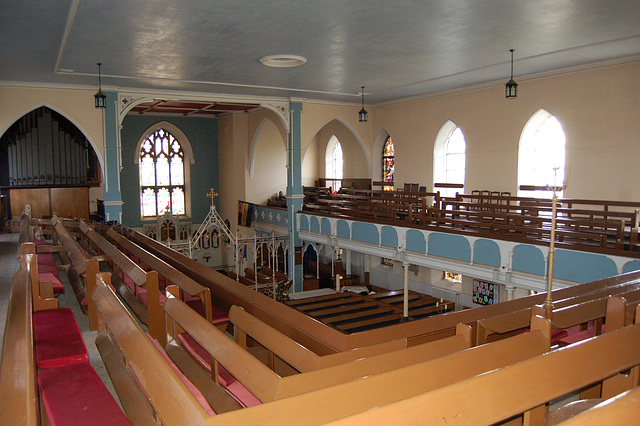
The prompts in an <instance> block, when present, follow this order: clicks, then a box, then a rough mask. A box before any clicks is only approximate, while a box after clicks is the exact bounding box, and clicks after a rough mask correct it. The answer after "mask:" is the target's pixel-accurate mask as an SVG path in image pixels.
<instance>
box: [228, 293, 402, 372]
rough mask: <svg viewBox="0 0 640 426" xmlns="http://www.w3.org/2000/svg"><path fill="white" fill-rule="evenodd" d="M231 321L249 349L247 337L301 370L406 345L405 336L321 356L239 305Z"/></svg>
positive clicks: (233, 308) (242, 342) (231, 312)
mask: <svg viewBox="0 0 640 426" xmlns="http://www.w3.org/2000/svg"><path fill="white" fill-rule="evenodd" d="M229 320H230V321H231V323H232V324H233V325H234V330H235V335H236V341H237V342H238V344H239V345H240V346H242V347H243V348H246V341H247V336H249V337H251V338H252V339H254V340H255V341H256V342H258V343H260V344H261V345H262V346H264V347H265V348H266V349H267V350H268V351H271V352H272V353H274V354H275V355H277V356H278V357H280V358H281V359H282V360H283V361H285V362H286V363H288V364H289V365H291V366H292V367H293V368H295V369H296V370H298V371H300V372H306V371H313V370H317V369H320V368H325V367H329V366H332V365H338V364H342V363H345V362H349V361H353V360H357V359H361V358H366V357H370V356H373V355H377V354H381V353H385V352H390V351H395V350H398V349H402V348H405V347H406V346H407V340H406V339H397V340H390V341H388V342H383V343H379V344H377V345H371V346H365V347H362V348H355V349H351V350H348V351H344V352H338V353H335V354H329V355H324V356H318V355H316V354H315V353H313V352H312V351H310V350H309V349H307V348H305V347H304V346H302V345H301V344H299V343H297V342H295V341H294V340H292V339H290V338H289V337H287V336H286V335H284V334H282V333H280V332H279V331H278V330H276V329H274V328H272V327H270V326H268V325H267V324H265V323H264V322H262V321H260V320H259V319H258V318H256V317H254V316H253V315H251V314H249V313H247V312H246V311H245V310H244V309H243V308H241V307H239V306H236V305H234V306H232V307H231V310H230V311H229Z"/></svg>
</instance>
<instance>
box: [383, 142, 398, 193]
mask: <svg viewBox="0 0 640 426" xmlns="http://www.w3.org/2000/svg"><path fill="white" fill-rule="evenodd" d="M389 143H391V146H392V147H393V155H385V152H386V150H387V145H388V144H389ZM389 158H390V159H392V160H393V172H391V180H386V179H385V166H386V163H387V161H386V160H387V159H389ZM395 178H396V145H395V143H393V138H391V136H390V135H389V136H387V139H386V140H385V141H384V144H383V145H382V182H385V183H391V184H392V185H384V186H383V187H382V189H383V190H384V191H393V189H394V185H393V183H394V182H395Z"/></svg>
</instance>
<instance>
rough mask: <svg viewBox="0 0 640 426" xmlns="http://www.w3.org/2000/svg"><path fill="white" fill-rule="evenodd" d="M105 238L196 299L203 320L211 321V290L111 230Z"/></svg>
mask: <svg viewBox="0 0 640 426" xmlns="http://www.w3.org/2000/svg"><path fill="white" fill-rule="evenodd" d="M107 236H109V238H111V239H112V240H114V241H115V242H116V244H118V245H120V246H121V247H122V248H124V249H125V250H127V251H128V252H129V253H132V254H134V255H135V256H137V257H138V258H140V260H141V261H142V262H144V263H145V264H147V265H149V267H151V268H153V270H155V271H157V272H158V273H159V274H160V275H162V276H163V277H165V278H166V279H168V280H170V281H171V282H172V283H174V284H175V285H177V286H178V287H180V289H181V290H183V291H185V292H186V293H187V294H189V295H190V296H194V297H198V298H199V299H200V300H201V301H202V304H203V305H204V308H205V318H206V319H207V320H208V321H212V319H213V311H212V306H211V304H212V298H211V290H210V289H209V288H208V287H204V286H202V285H200V284H198V283H197V282H196V281H195V280H193V279H191V278H190V277H188V276H187V275H185V274H183V273H182V272H180V271H178V270H177V269H175V268H174V267H173V266H171V265H169V264H168V263H166V262H165V261H163V260H161V259H159V258H158V257H156V256H155V255H153V254H151V253H149V252H148V251H147V250H145V249H143V248H142V247H140V246H139V245H137V244H134V243H133V242H131V241H130V240H129V239H127V238H125V237H124V236H122V235H120V234H118V233H117V232H115V231H114V230H113V229H108V230H107Z"/></svg>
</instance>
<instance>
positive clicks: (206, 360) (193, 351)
mask: <svg viewBox="0 0 640 426" xmlns="http://www.w3.org/2000/svg"><path fill="white" fill-rule="evenodd" d="M178 341H179V342H180V344H182V346H183V347H184V348H185V349H186V350H187V352H189V354H190V355H191V356H192V357H193V359H195V360H196V361H198V363H199V364H200V365H202V367H203V368H205V369H206V370H207V371H208V372H209V373H211V355H210V354H209V352H207V350H206V349H205V348H203V347H202V346H200V343H198V342H196V339H194V338H193V337H191V335H190V334H189V333H181V334H179V335H178ZM218 375H219V376H220V377H219V380H220V385H221V386H223V387H227V386H229V385H230V384H231V383H233V382H235V381H236V378H235V377H233V376H232V375H231V373H229V372H228V371H227V369H225V368H224V367H223V366H222V365H218Z"/></svg>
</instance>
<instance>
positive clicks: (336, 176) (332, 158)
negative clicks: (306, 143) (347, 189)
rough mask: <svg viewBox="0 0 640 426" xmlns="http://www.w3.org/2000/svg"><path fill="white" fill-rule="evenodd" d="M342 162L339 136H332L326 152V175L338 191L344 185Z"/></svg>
mask: <svg viewBox="0 0 640 426" xmlns="http://www.w3.org/2000/svg"><path fill="white" fill-rule="evenodd" d="M342 164H343V159H342V146H341V145H340V141H339V140H338V138H336V137H335V136H331V139H329V143H328V144H327V152H326V154H325V175H326V177H327V179H330V181H329V182H331V186H332V187H333V190H334V191H338V190H339V189H340V187H341V186H342V181H341V180H342V176H343V175H342Z"/></svg>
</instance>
